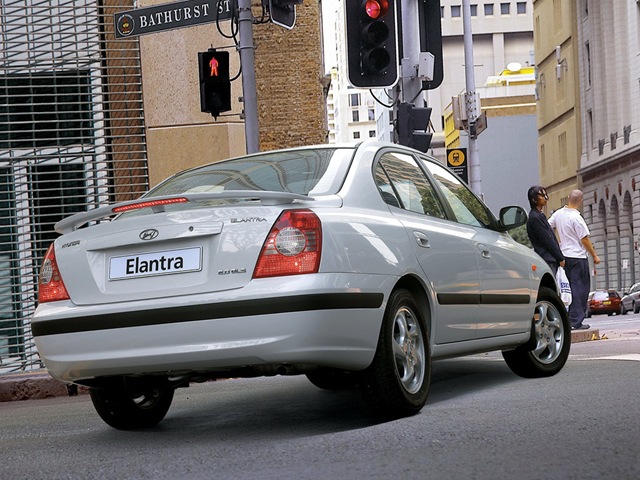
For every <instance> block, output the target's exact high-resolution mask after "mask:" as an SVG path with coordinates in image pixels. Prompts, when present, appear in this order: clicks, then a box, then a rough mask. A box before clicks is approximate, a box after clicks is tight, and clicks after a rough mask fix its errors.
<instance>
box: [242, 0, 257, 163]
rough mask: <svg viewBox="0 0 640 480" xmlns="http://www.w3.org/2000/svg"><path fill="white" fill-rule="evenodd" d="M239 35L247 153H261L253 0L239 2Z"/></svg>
mask: <svg viewBox="0 0 640 480" xmlns="http://www.w3.org/2000/svg"><path fill="white" fill-rule="evenodd" d="M238 33H239V35H240V42H239V46H238V49H239V50H240V68H241V69H242V102H243V104H244V107H243V114H244V132H245V142H246V148H247V153H256V152H259V151H260V136H259V127H258V95H257V93H256V70H255V62H254V58H255V55H254V53H255V46H254V44H253V13H251V0H238Z"/></svg>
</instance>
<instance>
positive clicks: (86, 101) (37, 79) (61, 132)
mask: <svg viewBox="0 0 640 480" xmlns="http://www.w3.org/2000/svg"><path fill="white" fill-rule="evenodd" d="M89 82H90V77H89V71H88V70H75V71H66V72H58V73H56V74H55V75H52V74H48V73H42V74H41V73H36V74H31V75H28V76H26V77H25V75H18V74H12V75H8V76H4V77H1V78H0V125H2V126H3V127H2V130H0V149H20V148H42V147H57V146H66V145H77V144H90V143H93V123H92V121H91V108H92V104H91V98H90V96H89Z"/></svg>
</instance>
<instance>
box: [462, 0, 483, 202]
mask: <svg viewBox="0 0 640 480" xmlns="http://www.w3.org/2000/svg"><path fill="white" fill-rule="evenodd" d="M469 2H470V0H462V25H463V29H464V71H465V81H466V90H467V91H466V94H465V105H466V110H467V122H468V129H467V132H468V133H469V185H470V187H471V189H472V190H473V191H474V192H476V193H477V194H478V195H482V181H481V175H480V154H479V152H478V135H477V134H476V125H475V123H476V120H477V119H478V116H479V113H480V112H479V108H478V107H479V105H478V101H477V97H476V85H475V84H476V81H475V76H474V72H473V36H472V34H471V5H470V3H469Z"/></svg>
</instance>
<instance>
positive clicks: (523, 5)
mask: <svg viewBox="0 0 640 480" xmlns="http://www.w3.org/2000/svg"><path fill="white" fill-rule="evenodd" d="M516 11H517V12H518V14H519V15H522V14H524V13H527V2H518V3H516Z"/></svg>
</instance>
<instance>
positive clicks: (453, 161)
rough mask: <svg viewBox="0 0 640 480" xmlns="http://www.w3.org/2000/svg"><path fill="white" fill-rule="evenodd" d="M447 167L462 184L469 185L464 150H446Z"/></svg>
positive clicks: (465, 151)
mask: <svg viewBox="0 0 640 480" xmlns="http://www.w3.org/2000/svg"><path fill="white" fill-rule="evenodd" d="M447 167H449V170H451V171H452V172H453V173H455V174H456V175H457V176H458V177H459V178H460V180H462V181H463V182H464V183H469V173H468V168H467V149H466V148H452V149H447Z"/></svg>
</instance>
